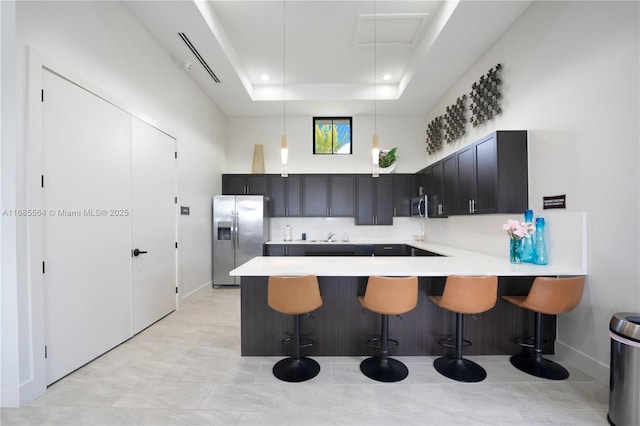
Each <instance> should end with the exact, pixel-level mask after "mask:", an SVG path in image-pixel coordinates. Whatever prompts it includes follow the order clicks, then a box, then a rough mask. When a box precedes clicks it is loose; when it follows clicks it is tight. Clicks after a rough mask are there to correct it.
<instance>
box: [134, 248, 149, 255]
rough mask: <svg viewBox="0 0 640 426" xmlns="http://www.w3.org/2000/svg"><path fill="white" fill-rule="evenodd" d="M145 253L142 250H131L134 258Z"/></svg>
mask: <svg viewBox="0 0 640 426" xmlns="http://www.w3.org/2000/svg"><path fill="white" fill-rule="evenodd" d="M145 253H146V251H142V250H138V249H133V255H134V256H139V255H141V254H145Z"/></svg>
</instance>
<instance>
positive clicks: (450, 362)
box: [433, 356, 487, 383]
mask: <svg viewBox="0 0 640 426" xmlns="http://www.w3.org/2000/svg"><path fill="white" fill-rule="evenodd" d="M433 366H434V368H435V369H436V370H437V371H438V373H440V374H442V375H443V376H445V377H448V378H450V379H453V380H456V381H458V382H467V383H476V382H481V381H483V380H484V379H485V378H486V377H487V372H486V371H485V369H484V368H482V367H481V366H480V365H478V364H476V363H475V362H473V361H470V360H468V359H464V358H461V359H458V358H456V357H455V356H444V357H440V358H438V359H436V360H435V361H434V362H433Z"/></svg>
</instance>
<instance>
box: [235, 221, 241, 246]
mask: <svg viewBox="0 0 640 426" xmlns="http://www.w3.org/2000/svg"><path fill="white" fill-rule="evenodd" d="M234 223H235V231H234V237H235V241H234V247H235V248H236V249H238V248H240V218H239V217H238V212H236V213H235V216H234Z"/></svg>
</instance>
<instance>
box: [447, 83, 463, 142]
mask: <svg viewBox="0 0 640 426" xmlns="http://www.w3.org/2000/svg"><path fill="white" fill-rule="evenodd" d="M466 99H467V95H462V96H461V97H459V98H458V99H456V103H455V104H453V105H450V106H448V107H447V108H446V109H445V111H446V113H445V115H444V120H445V124H444V133H445V136H444V140H445V141H447V143H451V142H453V141H455V140H456V139H459V138H460V137H461V136H462V135H464V134H465V130H464V128H465V126H466V124H467V117H466V113H467V112H466V109H465V104H464V101H465V100H466Z"/></svg>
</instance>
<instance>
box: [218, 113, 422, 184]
mask: <svg viewBox="0 0 640 426" xmlns="http://www.w3.org/2000/svg"><path fill="white" fill-rule="evenodd" d="M372 108H373V106H372ZM376 121H377V125H376V127H377V131H378V134H379V136H380V148H381V149H391V148H393V147H395V146H397V147H398V156H399V160H398V165H397V166H396V168H395V171H396V172H397V173H413V172H415V171H416V170H419V169H421V168H422V167H424V165H425V164H424V163H425V161H426V151H425V147H426V145H425V143H424V137H423V135H424V128H425V125H424V117H419V116H378V117H377V119H376ZM228 125H229V141H228V147H227V149H228V152H229V163H228V164H227V168H226V170H225V173H251V164H252V159H253V145H254V144H262V145H263V147H264V162H265V173H280V136H281V135H282V129H283V118H282V116H276V117H230V118H229V120H228ZM373 132H374V120H373V116H362V115H360V116H354V117H353V128H352V145H353V154H352V155H313V117H312V116H287V118H286V133H287V138H288V143H289V173H371V142H372V136H373Z"/></svg>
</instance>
